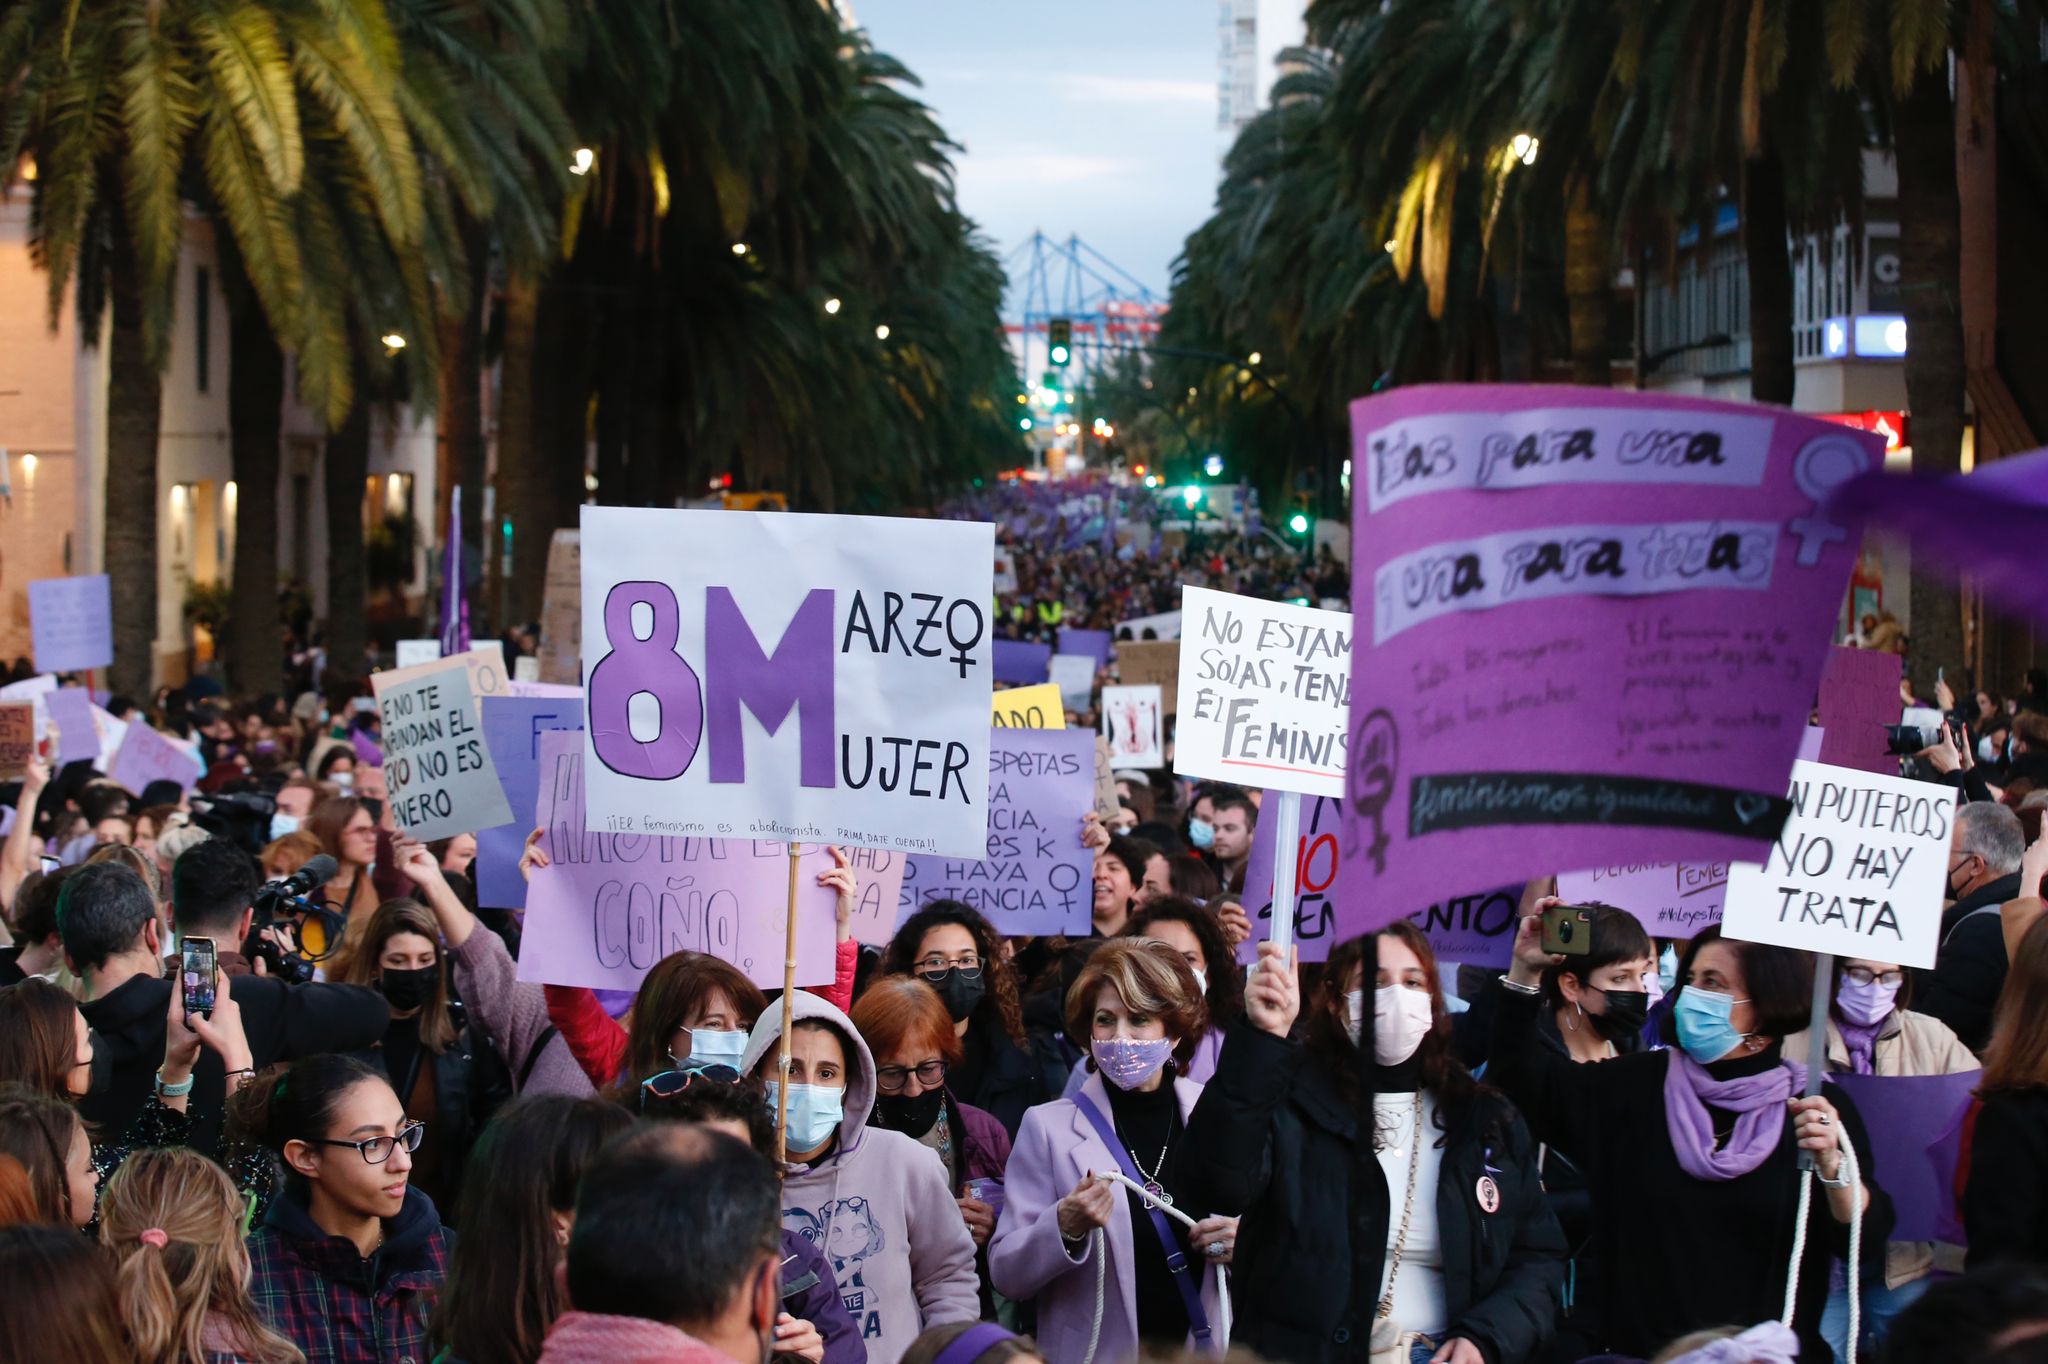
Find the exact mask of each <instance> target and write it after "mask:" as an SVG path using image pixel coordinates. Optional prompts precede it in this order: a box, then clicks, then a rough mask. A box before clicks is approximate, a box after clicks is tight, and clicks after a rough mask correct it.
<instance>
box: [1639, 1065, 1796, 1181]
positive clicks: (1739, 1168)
mask: <svg viewBox="0 0 2048 1364" xmlns="http://www.w3.org/2000/svg"><path fill="white" fill-rule="evenodd" d="M1666 1055H1668V1056H1669V1057H1670V1058H1671V1062H1670V1064H1669V1066H1667V1067H1666V1068H1665V1071H1664V1125H1665V1126H1666V1127H1667V1128H1668V1129H1670V1132H1671V1149H1672V1150H1673V1151H1674V1152H1676V1153H1677V1155H1678V1167H1679V1168H1680V1169H1681V1170H1684V1171H1685V1172H1686V1173H1687V1174H1689V1175H1691V1176H1692V1177H1693V1178H1694V1179H1716V1180H1720V1179H1734V1178H1735V1177H1736V1176H1738V1175H1746V1174H1748V1173H1749V1172H1750V1171H1751V1170H1754V1169H1755V1168H1756V1167H1757V1166H1759V1165H1761V1164H1763V1163H1764V1157H1766V1156H1768V1155H1770V1153H1771V1152H1773V1151H1775V1150H1777V1149H1778V1142H1779V1141H1780V1140H1782V1139H1783V1137H1784V1135H1785V1105H1786V1103H1787V1102H1788V1101H1789V1100H1790V1099H1791V1098H1792V1096H1793V1095H1795V1094H1797V1093H1799V1092H1800V1091H1801V1090H1803V1089H1805V1088H1806V1067H1805V1066H1802V1065H1800V1064H1799V1063H1798V1062H1797V1061H1780V1062H1779V1063H1778V1064H1777V1065H1775V1066H1773V1067H1772V1068H1771V1069H1769V1070H1767V1071H1764V1072H1762V1073H1761V1074H1757V1075H1743V1076H1738V1077H1737V1078H1735V1079H1733V1080H1716V1079H1715V1078H1714V1077H1713V1076H1712V1075H1709V1074H1708V1073H1707V1071H1706V1068H1705V1067H1704V1066H1702V1065H1700V1064H1699V1062H1697V1061H1695V1060H1693V1059H1692V1058H1691V1057H1690V1056H1687V1055H1686V1054H1685V1053H1684V1052H1682V1051H1676V1050H1674V1051H1670V1052H1667V1053H1666ZM1710 1104H1711V1105H1712V1106H1713V1107H1715V1108H1719V1109H1723V1110H1725V1111H1728V1112H1732V1113H1735V1114H1737V1115H1739V1116H1737V1118H1736V1119H1735V1131H1734V1133H1733V1134H1732V1135H1730V1136H1729V1138H1728V1144H1727V1145H1726V1146H1723V1147H1721V1148H1720V1149H1719V1150H1716V1149H1715V1147H1714V1120H1713V1117H1712V1116H1711V1115H1710V1114H1709V1113H1708V1112H1707V1107H1708V1105H1710Z"/></svg>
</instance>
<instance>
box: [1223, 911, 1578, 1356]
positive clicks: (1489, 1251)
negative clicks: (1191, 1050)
mask: <svg viewBox="0 0 2048 1364" xmlns="http://www.w3.org/2000/svg"><path fill="white" fill-rule="evenodd" d="M1368 978H1370V980H1371V981H1372V985H1371V987H1370V988H1368V987H1367V980H1368ZM1323 980H1324V988H1323V990H1322V991H1321V992H1320V994H1319V997H1318V998H1317V1000H1316V1003H1315V1004H1314V1006H1313V1007H1312V1008H1311V1010H1310V1011H1309V1014H1308V1017H1307V1018H1306V1020H1305V1022H1304V1023H1303V1026H1302V1027H1301V1029H1300V1037H1301V1040H1300V1041H1296V1040H1294V1038H1293V1036H1292V1034H1293V1033H1294V1031H1295V1026H1294V1025H1295V1020H1296V1016H1297V1014H1298V1013H1299V1012H1300V1007H1301V1006H1300V995H1299V993H1298V991H1297V988H1296V984H1295V973H1294V971H1293V970H1292V969H1291V968H1290V967H1288V966H1287V965H1286V963H1285V960H1284V958H1283V957H1282V955H1281V953H1280V950H1279V949H1278V948H1276V947H1274V946H1273V945H1272V944H1270V943H1267V944H1265V945H1263V946H1262V947H1261V948H1260V949H1259V964H1258V966H1257V967H1255V968H1254V969H1253V971H1252V973H1251V977H1250V979H1249V981H1248V982H1247V984H1246V986H1245V1019H1244V1021H1242V1022H1240V1023H1239V1024H1238V1025H1237V1026H1236V1027H1234V1028H1233V1029H1231V1032H1230V1035H1229V1038H1228V1039H1227V1040H1226V1041H1225V1043H1224V1046H1223V1055H1222V1056H1221V1058H1220V1059H1219V1060H1218V1063H1217V1069H1216V1075H1215V1078H1214V1079H1212V1080H1211V1081H1210V1082H1209V1086H1208V1088H1207V1090H1206V1091H1204V1094H1203V1101H1202V1103H1201V1104H1200V1105H1198V1106H1197V1107H1196V1109H1195V1114H1194V1118H1193V1120H1192V1121H1191V1122H1190V1124H1189V1130H1188V1138H1189V1153H1190V1156H1191V1164H1190V1171H1191V1173H1192V1175H1193V1176H1194V1179H1195V1186H1196V1189H1197V1192H1198V1195H1206V1196H1208V1197H1210V1198H1212V1199H1213V1200H1214V1201H1215V1203H1216V1205H1217V1206H1218V1207H1221V1208H1225V1209H1242V1210H1243V1213H1244V1225H1243V1240H1244V1248H1243V1253H1242V1254H1241V1255H1240V1256H1239V1257H1238V1259H1239V1264H1240V1268H1239V1270H1238V1275H1239V1283H1238V1285H1237V1301H1238V1304H1239V1307H1240V1315H1239V1318H1238V1322H1237V1330H1236V1334H1235V1336H1234V1337H1233V1343H1235V1344H1243V1345H1246V1346H1249V1347H1250V1348H1251V1349H1253V1350H1256V1351H1258V1352H1259V1353H1260V1354H1263V1355H1265V1356H1267V1357H1269V1358H1274V1359H1285V1360H1290V1361H1300V1362H1302V1364H1309V1362H1311V1361H1313V1362H1316V1364H1321V1362H1323V1361H1327V1362H1328V1364H1338V1361H1349V1360H1356V1359H1359V1358H1361V1357H1363V1356H1364V1355H1365V1354H1366V1353H1367V1351H1368V1349H1369V1348H1371V1349H1374V1350H1378V1349H1382V1348H1383V1349H1387V1350H1390V1351H1393V1352H1395V1354H1394V1357H1396V1358H1398V1359H1400V1360H1401V1361H1402V1364H1409V1361H1413V1364H1482V1361H1484V1364H1526V1361H1529V1360H1532V1359H1534V1358H1536V1352H1537V1350H1538V1349H1539V1348H1540V1347H1541V1346H1542V1344H1543V1343H1544V1341H1545V1339H1546V1338H1547V1337H1548V1335H1549V1333H1550V1326H1551V1322H1552V1320H1553V1318H1554V1317H1555V1315H1556V1310H1557V1307H1556V1304H1557V1299H1558V1294H1559V1291H1560V1288H1561V1286H1562V1284H1563V1281H1564V1265H1563V1255H1564V1238H1563V1236H1562V1235H1561V1233H1560V1232H1559V1231H1558V1227H1557V1220H1556V1218H1555V1217H1553V1216H1552V1215H1551V1212H1550V1209H1549V1207H1548V1205H1547V1204H1546V1203H1545V1202H1544V1198H1543V1191H1542V1187H1541V1184H1540V1182H1539V1180H1538V1177H1537V1171H1536V1142H1535V1140H1534V1139H1533V1138H1532V1137H1531V1136H1530V1135H1529V1133H1528V1130H1527V1129H1526V1128H1525V1127H1524V1126H1523V1124H1522V1120H1521V1118H1520V1117H1519V1116H1518V1115H1517V1114H1516V1112H1515V1110H1514V1107H1513V1106H1512V1105H1510V1104H1509V1103H1508V1102H1507V1101H1506V1100H1505V1099H1504V1098H1502V1097H1501V1096H1500V1095H1499V1094H1497V1093H1495V1092H1494V1091H1493V1090H1491V1089H1489V1088H1487V1087H1485V1086H1483V1085H1480V1084H1478V1083H1477V1082H1476V1081H1474V1080H1473V1078H1472V1076H1471V1073H1470V1072H1468V1071H1467V1070H1466V1069H1465V1067H1464V1066H1462V1065H1461V1064H1459V1062H1458V1060H1457V1057H1456V1056H1455V1055H1454V1054H1453V1051H1452V1046H1451V1033H1450V1026H1449V1023H1448V1021H1447V1019H1446V1016H1445V1013H1444V1007H1443V1001H1442V994H1441V991H1440V989H1439V985H1438V980H1437V967H1436V957H1435V955H1434V953H1432V952H1431V951H1430V948H1429V943H1428V940H1427V939H1425V938H1424V937H1423V936H1422V934H1421V933H1420V932H1419V931H1418V930H1417V929H1416V928H1415V927H1414V926H1413V925H1412V924H1409V923H1407V922H1406V921H1397V922H1396V923H1394V924H1393V925H1391V926H1389V927H1388V928H1386V929H1385V930H1383V931H1382V932H1380V933H1379V934H1377V935H1376V936H1374V937H1369V938H1357V939H1353V940H1351V941H1350V942H1347V943H1343V944H1340V945H1339V946H1338V947H1337V948H1335V949H1334V950H1333V951H1332V952H1331V953H1330V959H1329V962H1328V964H1327V965H1326V967H1325V969H1324V976H1323ZM1368 1028H1369V1029H1370V1031H1368ZM1368 1095H1369V1096H1370V1097H1369V1102H1370V1104H1371V1109H1372V1113H1373V1123H1372V1127H1371V1128H1370V1129H1369V1130H1368V1129H1367V1128H1365V1127H1364V1125H1363V1124H1362V1123H1361V1121H1360V1117H1361V1114H1362V1112H1363V1110H1364V1108H1365V1106H1366V1104H1367V1102H1368ZM1363 1151H1371V1152H1374V1153H1375V1154H1376V1155H1377V1160H1362V1159H1360V1158H1359V1155H1360V1153H1361V1152H1363Z"/></svg>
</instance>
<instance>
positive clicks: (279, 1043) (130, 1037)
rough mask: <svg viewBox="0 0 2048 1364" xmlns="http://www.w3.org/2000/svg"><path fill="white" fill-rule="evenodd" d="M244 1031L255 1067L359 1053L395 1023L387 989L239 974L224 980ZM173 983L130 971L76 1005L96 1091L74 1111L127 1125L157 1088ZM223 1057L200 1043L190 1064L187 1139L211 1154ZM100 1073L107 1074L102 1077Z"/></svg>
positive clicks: (117, 1128) (113, 1125)
mask: <svg viewBox="0 0 2048 1364" xmlns="http://www.w3.org/2000/svg"><path fill="white" fill-rule="evenodd" d="M229 989H230V991H231V992H232V993H233V996H234V1001H235V1004H236V1006H237V1007H238V1008H240V1010H241V1012H242V1029H243V1031H245V1032H246V1033H248V1035H249V1055H250V1059H251V1064H252V1065H254V1066H255V1067H256V1069H257V1070H262V1069H263V1068H264V1067H265V1066H268V1065H271V1064H273V1063H275V1062H278V1061H296V1060H298V1059H299V1058H300V1057H302V1056H314V1055H317V1054H319V1053H321V1052H329V1051H338V1052H355V1051H363V1050H365V1049H367V1048H369V1047H371V1046H374V1045H375V1044H376V1042H377V1040H378V1039H379V1038H381V1037H383V1036H384V1029H385V1027H386V1026H387V1025H388V1024H389V1023H390V1021H391V1006H390V1005H388V1004H386V1003H385V1002H384V996H382V995H380V994H378V993H377V992H376V991H375V990H372V989H369V988H368V987H366V986H362V985H330V984H325V983H321V982H314V983H312V984H308V985H287V984H285V983H284V982H283V981H281V980H276V979H273V978H271V977H269V976H236V977H234V979H233V981H232V983H231V984H230V985H229ZM170 1005H171V982H170V981H168V980H164V979H161V978H159V977H155V976H133V977H131V978H130V979H129V980H128V981H127V982H125V983H124V984H122V985H120V986H118V987H117V988H115V989H113V990H110V991H108V992H107V993H106V994H104V995H102V996H100V997H99V998H98V999H95V1000H91V1001H89V1002H88V1003H85V1004H81V1005H79V1006H78V1007H79V1010H80V1012H82V1013H83V1014H84V1015H85V1021H86V1023H87V1024H88V1025H90V1026H91V1028H92V1030H93V1033H94V1035H95V1038H96V1042H95V1044H94V1045H95V1052H96V1055H95V1061H96V1065H95V1067H94V1071H93V1078H94V1084H93V1088H92V1092H91V1093H89V1094H87V1095H86V1096H85V1098H84V1099H82V1100H80V1101H79V1105H78V1111H79V1113H80V1114H81V1115H82V1116H83V1117H84V1118H85V1120H86V1121H87V1122H88V1123H91V1124H93V1126H95V1127H96V1128H98V1129H99V1130H100V1131H101V1132H125V1131H127V1130H128V1125H129V1124H130V1123H132V1122H133V1121H134V1120H135V1115H136V1114H138V1113H140V1112H141V1111H142V1106H143V1105H144V1104H145V1103H147V1102H148V1101H149V1096H150V1095H151V1094H152V1093H153V1092H155V1089H156V1072H157V1067H159V1066H161V1065H162V1064H163V1063H164V1015H165V1014H166V1012H167V1011H168V1010H169V1009H170ZM222 1071H223V1067H222V1065H221V1059H220V1057H219V1056H217V1055H215V1054H214V1052H213V1051H212V1050H211V1049H210V1048H201V1049H200V1052H199V1062H198V1064H197V1065H196V1066H194V1067H193V1071H192V1076H193V1089H192V1099H191V1102H190V1104H189V1105H188V1108H189V1111H190V1112H191V1115H192V1145H193V1146H194V1147H195V1148H196V1149H198V1150H200V1151H203V1152H205V1153H206V1154H207V1155H215V1154H217V1150H218V1147H219V1144H220V1128H221V1104H222V1099H223V1096H224V1094H225V1092H226V1083H227V1081H226V1076H225V1075H224V1074H223V1073H222ZM102 1076H104V1077H105V1078H104V1080H102Z"/></svg>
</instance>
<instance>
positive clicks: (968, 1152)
mask: <svg viewBox="0 0 2048 1364" xmlns="http://www.w3.org/2000/svg"><path fill="white" fill-rule="evenodd" d="M947 1097H948V1098H951V1097H952V1096H951V1095H950V1094H948V1096H947ZM953 1111H954V1112H956V1113H958V1114H959V1115H960V1149H961V1161H960V1177H961V1178H962V1179H963V1180H966V1179H994V1180H1001V1179H1002V1177H1003V1170H1004V1168H1005V1167H1007V1166H1008V1165H1009V1163H1010V1134H1009V1132H1008V1131H1007V1130H1006V1129H1005V1128H1004V1127H1003V1125H1002V1123H1001V1122H1000V1121H998V1120H997V1118H996V1116H995V1114H993V1113H989V1112H987V1111H985V1110H983V1109H979V1108H976V1107H975V1106H974V1105H972V1104H964V1103H961V1102H960V1101H959V1100H958V1099H954V1100H953ZM953 1192H954V1193H955V1194H956V1195H957V1194H958V1193H959V1192H960V1191H959V1190H958V1189H955V1190H954V1191H953Z"/></svg>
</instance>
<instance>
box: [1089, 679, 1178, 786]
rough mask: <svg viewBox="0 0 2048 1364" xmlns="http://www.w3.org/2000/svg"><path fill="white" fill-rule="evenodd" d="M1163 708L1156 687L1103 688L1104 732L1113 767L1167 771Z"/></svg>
mask: <svg viewBox="0 0 2048 1364" xmlns="http://www.w3.org/2000/svg"><path fill="white" fill-rule="evenodd" d="M1164 709H1165V707H1164V705H1163V704H1162V703H1161V701H1160V696H1159V688H1158V687H1157V686H1156V685H1148V686H1143V687H1104V688H1103V689H1102V732H1103V735H1104V737H1105V738H1107V739H1108V740H1109V759H1110V765H1111V766H1113V767H1164V766H1166V743H1165V740H1164V738H1163V737H1162V730H1163V727H1164V724H1165V717H1164V713H1163V712H1164Z"/></svg>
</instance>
